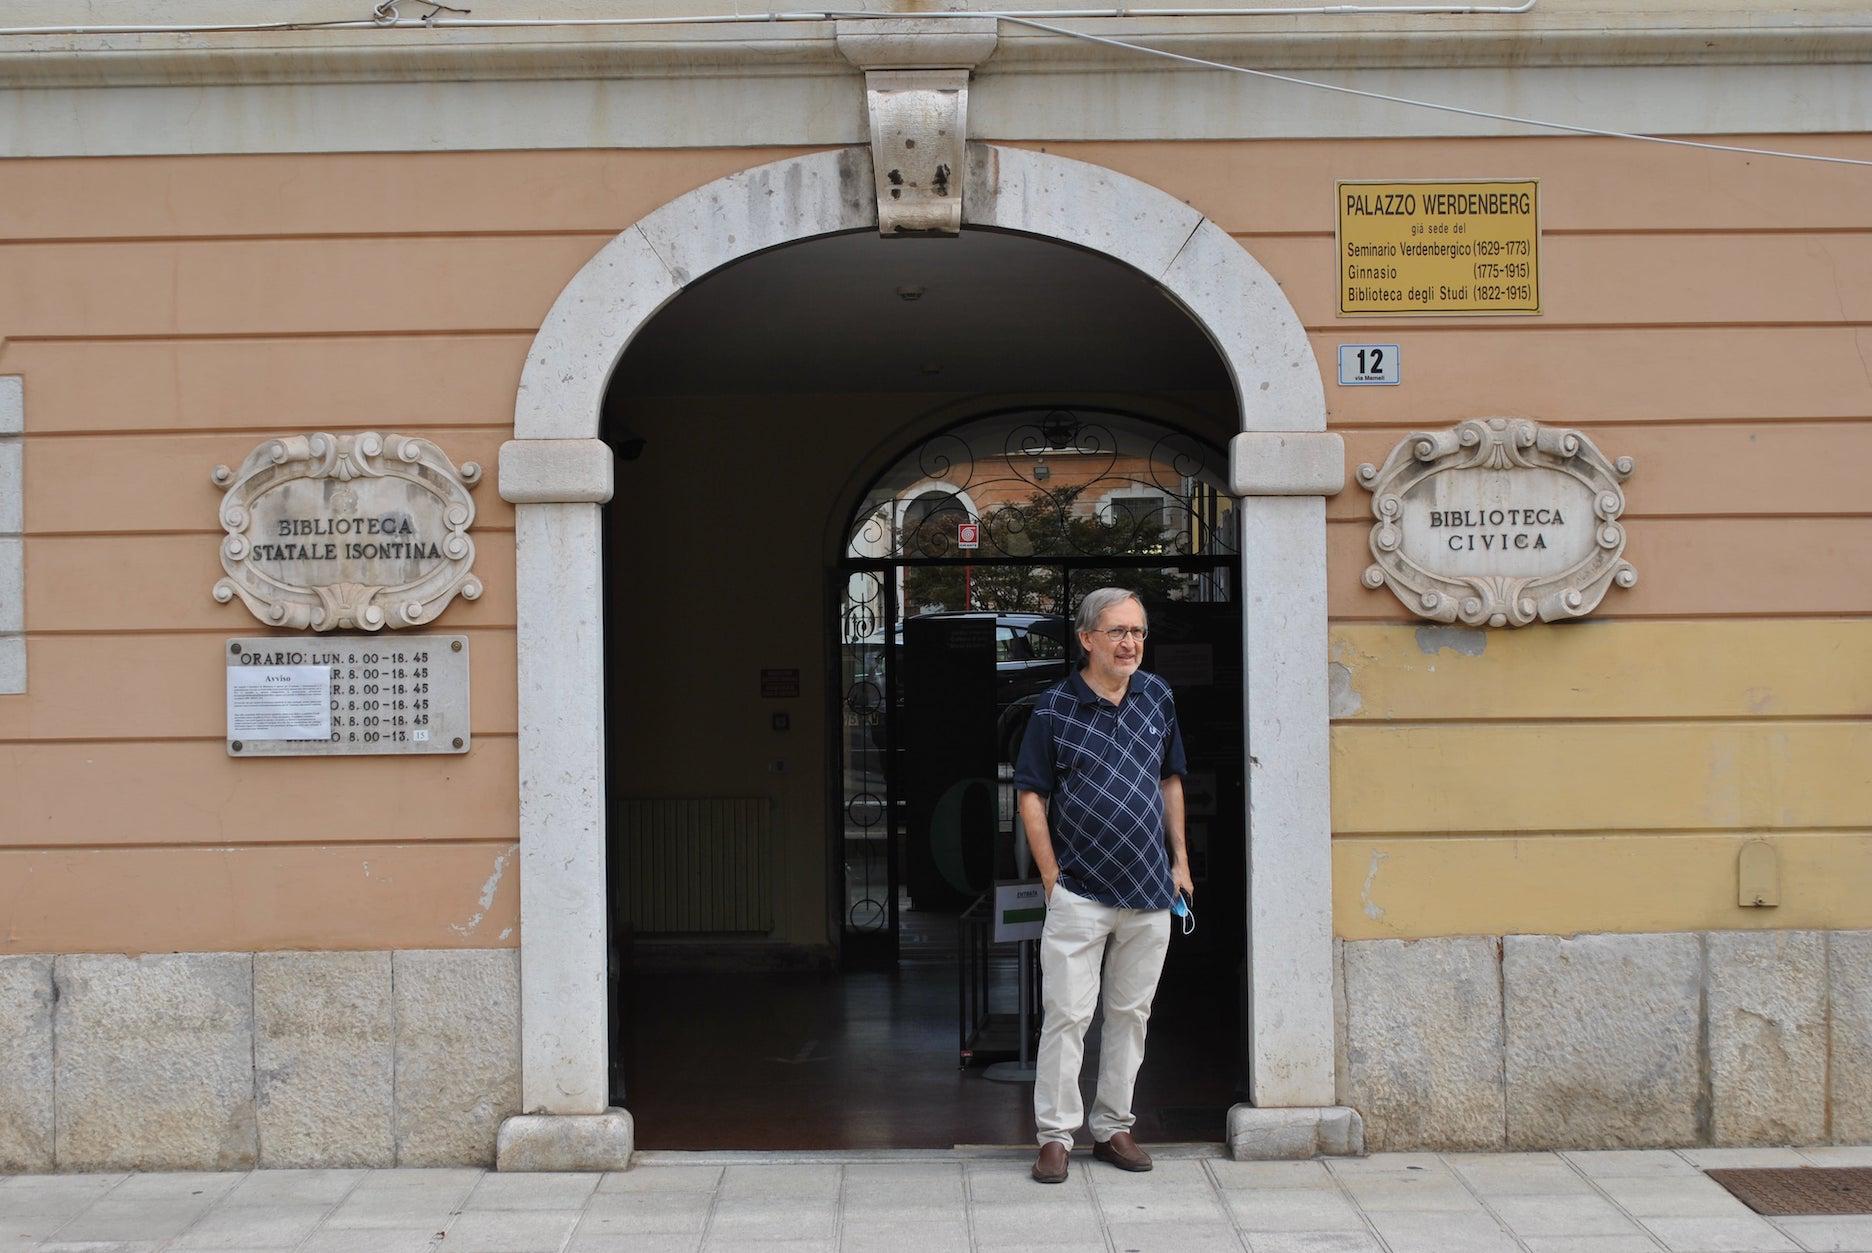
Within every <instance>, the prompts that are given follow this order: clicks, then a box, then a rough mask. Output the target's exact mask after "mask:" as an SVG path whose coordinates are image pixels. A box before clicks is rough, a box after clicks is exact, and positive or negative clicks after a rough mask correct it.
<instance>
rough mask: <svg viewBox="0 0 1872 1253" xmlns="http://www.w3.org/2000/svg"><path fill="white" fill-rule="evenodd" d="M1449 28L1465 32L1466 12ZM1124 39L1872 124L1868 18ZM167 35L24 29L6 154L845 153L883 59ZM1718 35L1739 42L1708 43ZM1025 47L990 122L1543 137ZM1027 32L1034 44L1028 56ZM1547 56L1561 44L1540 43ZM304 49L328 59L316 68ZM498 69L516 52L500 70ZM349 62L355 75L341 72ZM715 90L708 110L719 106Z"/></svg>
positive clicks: (1, 93) (1686, 116) (1665, 124)
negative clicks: (1476, 32) (47, 35)
mask: <svg viewBox="0 0 1872 1253" xmlns="http://www.w3.org/2000/svg"><path fill="white" fill-rule="evenodd" d="M1436 20H1437V21H1439V22H1441V23H1442V24H1443V30H1444V31H1447V27H1448V24H1449V23H1451V22H1457V21H1463V20H1464V19H1460V18H1448V17H1445V18H1440V19H1436ZM721 29H723V30H726V29H729V28H721ZM772 29H773V27H772V26H771V25H768V24H763V30H764V31H771V30H772ZM1124 33H1125V34H1126V35H1128V36H1130V37H1133V38H1137V39H1139V40H1141V41H1144V42H1150V41H1152V40H1153V39H1155V40H1156V42H1158V43H1159V44H1160V45H1162V46H1170V45H1176V46H1177V49H1178V50H1179V51H1183V52H1187V53H1190V54H1192V55H1200V56H1204V57H1207V58H1211V59H1216V60H1220V61H1223V62H1225V63H1237V64H1248V65H1254V66H1256V67H1279V68H1285V69H1289V70H1294V71H1298V72H1301V73H1315V74H1317V75H1319V76H1320V77H1322V78H1324V79H1327V80H1330V81H1332V82H1335V83H1340V84H1343V85H1350V86H1357V87H1361V88H1364V89H1367V90H1372V91H1377V92H1383V93H1389V94H1397V95H1404V96H1411V97H1417V98H1422V99H1429V100H1438V101H1447V102H1451V103H1457V104H1461V105H1463V106H1465V107H1468V108H1472V109H1478V110H1483V111H1488V112H1496V113H1505V114H1511V115H1516V116H1533V117H1542V118H1551V119H1553V120H1556V121H1564V122H1568V123H1570V124H1573V125H1579V126H1587V127H1599V128H1605V129H1613V130H1629V129H1634V128H1636V129H1643V130H1646V131H1650V132H1653V133H1662V134H1673V135H1689V134H1717V133H1729V134H1765V133H1766V134H1797V133H1808V134H1812V133H1843V132H1855V131H1863V130H1868V129H1872V91H1868V89H1867V84H1868V78H1869V68H1872V67H1869V66H1868V62H1869V61H1872V31H1867V30H1862V29H1858V28H1850V27H1849V28H1826V27H1798V28H1790V29H1787V30H1781V31H1775V30H1769V31H1759V30H1756V31H1749V32H1745V33H1744V32H1738V31H1736V30H1733V29H1731V30H1726V31H1721V32H1712V31H1705V30H1697V29H1691V30H1684V31H1662V30H1659V31H1650V32H1644V31H1640V32H1636V33H1634V32H1631V31H1629V30H1622V31H1616V32H1615V33H1614V35H1612V36H1610V37H1606V38H1603V39H1600V38H1598V37H1597V36H1596V33H1595V32H1592V31H1587V30H1574V31H1566V32H1555V33H1554V34H1553V36H1552V37H1551V38H1546V37H1544V36H1542V35H1540V34H1538V33H1526V34H1520V33H1517V34H1514V35H1504V34H1503V33H1502V32H1500V31H1499V30H1497V31H1493V32H1488V33H1487V34H1486V35H1485V36H1481V37H1478V38H1479V42H1478V38H1470V37H1467V36H1458V37H1457V38H1455V39H1451V38H1450V37H1449V36H1448V35H1447V34H1446V33H1439V32H1433V31H1430V30H1426V29H1412V28H1406V29H1403V30H1389V31H1385V30H1371V31H1368V32H1366V33H1365V34H1364V35H1363V36H1362V37H1359V36H1354V35H1352V34H1351V32H1349V31H1344V30H1338V29H1335V30H1332V31H1314V32H1307V33H1305V34H1302V35H1296V36H1293V37H1292V40H1291V41H1290V42H1289V43H1288V44H1287V45H1284V46H1283V45H1280V44H1279V43H1278V42H1277V41H1276V40H1272V39H1271V38H1270V37H1268V36H1257V37H1250V38H1247V39H1242V38H1227V37H1222V36H1211V35H1203V34H1200V33H1198V34H1196V35H1192V36H1189V37H1187V38H1177V37H1175V36H1169V37H1166V36H1165V33H1164V32H1163V31H1162V30H1161V29H1159V30H1157V31H1152V30H1151V29H1149V28H1148V27H1146V28H1145V29H1142V30H1137V29H1127V30H1126V31H1125V32H1124ZM535 34H537V32H535ZM160 38H164V37H159V36H124V37H120V38H119V39H117V40H116V41H114V43H113V45H112V46H113V49H114V50H113V51H112V52H111V53H110V54H109V55H108V56H107V55H104V54H102V53H101V52H96V51H74V50H72V49H71V47H70V45H71V44H72V43H73V42H74V41H73V40H65V41H63V44H64V45H65V46H64V47H63V48H62V49H61V48H50V49H39V50H32V49H31V41H26V40H22V42H21V44H20V51H19V52H17V53H10V54H9V55H8V56H6V57H5V58H4V59H0V155H4V156H108V155H157V154H165V153H241V152H255V153H257V152H274V153H281V152H345V151H351V152H365V151H368V152H392V151H399V152H400V151H411V152H414V151H465V150H490V149H535V148H554V149H568V148H570V149H576V148H607V147H632V148H638V147H641V148H671V147H730V146H745V145H762V144H808V145H845V144H853V143H859V142H863V141H864V139H865V138H866V135H865V130H864V110H863V108H862V100H863V95H862V88H861V83H862V79H861V76H860V73H859V71H857V70H856V69H854V68H852V67H850V66H849V65H846V64H844V63H843V61H842V59H841V58H837V54H836V51H835V50H834V49H833V45H832V41H831V39H830V38H829V37H822V38H821V39H820V40H819V41H818V42H813V43H807V44H805V45H804V46H803V47H800V48H796V47H795V46H794V44H793V43H792V42H785V41H782V42H780V43H778V44H776V41H774V40H773V39H771V38H768V39H760V38H757V39H753V40H750V41H748V46H749V47H750V49H752V50H753V52H754V53H755V55H754V57H753V58H752V59H750V58H747V57H741V56H735V55H728V54H727V53H726V52H725V51H724V50H725V49H727V48H728V46H729V45H728V44H727V43H726V42H723V41H713V42H709V43H708V44H707V46H706V49H704V50H701V51H696V50H693V49H686V48H685V46H684V45H683V44H682V43H681V42H668V41H665V42H663V43H655V42H651V41H621V42H620V43H619V44H618V49H617V50H612V51H605V52H599V53H594V52H593V51H592V50H591V47H590V46H588V45H585V44H574V45H562V44H555V43H554V42H552V41H539V40H535V41H533V42H528V43H523V44H520V45H519V47H518V49H517V50H516V49H515V48H514V47H513V46H511V45H508V44H501V43H490V41H486V40H483V41H467V40H462V39H459V38H458V37H457V36H456V35H453V34H451V35H443V36H440V39H441V40H444V41H450V42H446V43H438V44H435V45H431V46H426V47H419V48H411V47H409V46H407V45H406V46H401V47H399V48H398V49H396V50H395V51H394V52H392V53H386V52H385V51H384V50H383V49H382V48H381V47H363V48H361V49H360V48H356V47H355V46H353V47H352V48H351V49H350V50H347V45H345V44H343V43H339V42H334V40H335V38H336V36H335V35H331V34H327V35H326V36H325V42H323V43H320V42H317V41H312V42H307V43H304V44H302V45H294V44H293V43H291V42H290V41H288V40H285V39H284V37H276V39H275V42H273V43H271V44H268V45H266V46H260V45H256V46H255V48H254V49H252V50H242V51H234V50H228V49H226V48H223V47H219V46H216V47H215V48H214V49H213V50H212V51H207V52H202V51H196V50H188V51H184V50H181V49H179V48H174V47H172V48H167V49H163V48H157V47H154V46H151V45H150V41H152V40H157V39H160ZM167 38H169V39H170V41H171V43H172V44H173V43H174V42H175V41H176V37H173V36H171V37H167ZM226 38H232V37H226ZM795 38H796V39H798V38H800V37H795ZM515 39H516V40H517V39H518V36H517V35H516V36H515ZM139 40H142V41H143V46H137V44H138V41H139ZM1712 41H1713V42H1715V43H1717V44H1718V50H1717V52H1716V54H1714V55H1708V56H1704V55H1697V56H1694V57H1693V56H1692V53H1693V52H1695V53H1703V52H1705V51H1706V50H1705V49H1704V48H1703V47H1702V45H1703V44H1705V43H1708V42H1712ZM190 42H192V43H195V44H198V45H199V44H203V43H208V42H210V41H208V40H206V39H203V38H196V39H194V40H192V41H190ZM1001 44H1002V47H1003V48H1011V49H1015V51H1010V52H1003V53H1002V54H1000V55H999V56H997V57H996V58H995V59H992V60H990V61H989V62H987V63H986V64H985V65H984V66H983V67H982V68H981V69H980V70H979V71H978V72H977V76H976V79H975V81H974V82H973V84H972V85H971V88H970V133H971V137H979V138H981V139H984V140H1002V139H1007V140H1034V141H1049V140H1076V139H1229V138H1278V137H1349V138H1375V137H1385V136H1436V135H1522V134H1530V133H1533V134H1539V133H1542V132H1539V131H1530V130H1529V128H1527V127H1525V126H1521V125H1516V124H1511V123H1503V122H1497V121H1492V120H1490V119H1487V118H1480V117H1469V116H1464V115H1458V114H1452V113H1447V112H1437V111H1431V110H1426V109H1419V108H1410V107H1406V106H1400V105H1393V104H1387V103H1382V102H1378V101H1372V100H1365V99H1360V98H1356V97H1348V96H1344V95H1338V94H1331V93H1327V92H1322V91H1317V90H1312V89H1308V88H1305V87H1299V86H1295V85H1291V84H1285V83H1278V82H1272V81H1269V80H1266V79H1255V78H1250V77H1247V76H1244V75H1237V74H1227V73H1222V72H1219V71H1214V70H1204V69H1198V68H1191V67H1186V66H1181V67H1169V68H1166V66H1167V64H1168V63H1165V62H1163V61H1161V60H1159V59H1156V58H1149V57H1146V56H1143V55H1142V54H1121V59H1118V60H1107V59H1105V58H1104V57H1100V58H1098V59H1096V60H1088V59H1087V57H1086V56H1085V54H1084V52H1083V51H1082V48H1081V46H1080V45H1077V44H1073V45H1062V44H1061V43H1060V41H1059V40H1057V39H1050V40H1047V41H1038V42H1037V41H1035V40H1032V39H1029V40H1025V41H1023V40H1022V39H1020V38H1018V37H1006V36H1004V37H1003V39H1002V41H1001ZM1024 45H1025V46H1028V47H1031V51H1026V52H1023V51H1020V49H1021V48H1022V47H1023V46H1024ZM568 46H569V47H570V51H564V50H563V49H564V48H566V47H568ZM776 46H778V47H779V49H780V50H779V51H778V52H774V51H773V48H775V47H776ZM1542 48H1548V49H1549V50H1550V51H1549V53H1548V54H1547V55H1545V56H1543V55H1540V53H1539V51H1538V50H1540V49H1542ZM763 50H764V51H765V59H764V60H763V59H760V58H761V55H762V53H763ZM827 58H830V59H827ZM1004 58H1005V59H1004ZM835 61H836V63H835ZM1543 62H1545V63H1543ZM295 63H297V64H300V65H302V66H304V67H306V68H305V69H304V70H302V71H301V76H298V77H295V75H294V73H293V68H292V67H293V66H294V64H295ZM489 64H492V65H494V66H495V68H494V69H493V70H491V71H489V72H486V73H483V66H484V65H489ZM313 67H317V70H316V72H314V70H313ZM1511 67H1512V68H1513V70H1514V72H1513V73H1512V74H1510V73H1505V72H1504V70H1506V69H1509V68H1511ZM678 69H680V72H678ZM345 72H349V73H351V74H352V75H353V77H350V78H342V77H340V78H337V79H336V80H335V81H334V75H340V74H343V73H345ZM119 73H121V74H123V75H124V78H122V79H119V78H117V77H115V75H116V74H119ZM9 83H10V87H9V86H5V84H9ZM698 84H702V85H703V86H704V87H705V91H706V98H707V100H708V102H709V107H706V108H696V107H694V101H695V99H696V92H697V88H698Z"/></svg>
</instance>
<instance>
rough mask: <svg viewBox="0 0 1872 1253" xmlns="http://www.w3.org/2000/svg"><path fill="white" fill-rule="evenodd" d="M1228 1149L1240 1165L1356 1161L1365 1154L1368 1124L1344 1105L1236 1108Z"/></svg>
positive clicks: (1231, 1114) (1231, 1113) (1231, 1117)
mask: <svg viewBox="0 0 1872 1253" xmlns="http://www.w3.org/2000/svg"><path fill="white" fill-rule="evenodd" d="M1228 1147H1229V1156H1230V1157H1232V1158H1234V1159H1235V1160H1236V1161H1238V1162H1258V1161H1272V1160H1278V1159H1282V1158H1305V1157H1348V1156H1351V1157H1356V1156H1358V1155H1359V1154H1361V1153H1363V1152H1364V1151H1365V1124H1364V1121H1363V1120H1362V1119H1360V1118H1359V1113H1358V1111H1357V1110H1355V1109H1348V1108H1346V1107H1345V1106H1343V1105H1327V1106H1319V1107H1312V1108H1301V1109H1261V1108H1258V1107H1256V1106H1253V1105H1237V1106H1235V1107H1234V1108H1232V1109H1230V1110H1229V1115H1228Z"/></svg>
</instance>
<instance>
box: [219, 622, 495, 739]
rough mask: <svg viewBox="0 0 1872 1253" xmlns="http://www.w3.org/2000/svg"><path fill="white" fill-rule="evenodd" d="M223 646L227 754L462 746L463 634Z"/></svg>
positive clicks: (275, 639) (276, 639)
mask: <svg viewBox="0 0 1872 1253" xmlns="http://www.w3.org/2000/svg"><path fill="white" fill-rule="evenodd" d="M225 655H226V658H227V708H228V732H227V751H228V756H230V757H268V756H273V757H278V756H350V755H356V754H366V755H385V754H398V753H465V752H467V751H468V748H469V741H470V736H469V732H468V637H467V636H465V635H390V636H378V635H365V636H357V635H339V636H327V637H324V638H320V639H313V640H305V639H294V638H292V637H291V636H280V635H262V636H252V637H248V638H245V639H231V640H229V641H227V647H226V649H225ZM313 693H316V704H314V703H313V700H314V697H313ZM321 714H322V715H323V717H322V718H320V716H319V715H321Z"/></svg>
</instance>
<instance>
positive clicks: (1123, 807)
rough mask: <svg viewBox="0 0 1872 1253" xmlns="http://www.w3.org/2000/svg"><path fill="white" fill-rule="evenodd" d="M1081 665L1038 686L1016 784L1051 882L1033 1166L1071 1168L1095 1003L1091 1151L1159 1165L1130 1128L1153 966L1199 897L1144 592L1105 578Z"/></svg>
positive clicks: (1040, 1173)
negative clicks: (1144, 666) (1152, 669)
mask: <svg viewBox="0 0 1872 1253" xmlns="http://www.w3.org/2000/svg"><path fill="white" fill-rule="evenodd" d="M1074 625H1075V626H1076V627H1077V628H1078V632H1079V646H1080V648H1081V649H1082V650H1083V651H1084V653H1085V668H1084V669H1083V670H1081V671H1079V672H1078V673H1075V674H1072V675H1069V676H1067V678H1066V679H1064V680H1063V681H1061V682H1060V683H1057V684H1055V685H1054V686H1053V687H1051V688H1049V689H1047V691H1046V692H1045V693H1044V694H1043V695H1042V696H1041V697H1040V702H1039V704H1038V705H1036V706H1035V708H1034V712H1033V717H1032V719H1031V720H1030V721H1029V722H1028V724H1027V732H1026V737H1025V739H1024V740H1022V742H1021V750H1020V763H1019V765H1018V766H1017V767H1016V768H1015V771H1014V785H1015V787H1016V788H1017V789H1018V790H1019V793H1020V813H1021V819H1022V821H1023V822H1025V824H1026V826H1027V846H1028V848H1029V849H1031V850H1032V852H1033V859H1034V864H1035V866H1036V867H1037V868H1038V869H1039V871H1040V879H1041V882H1042V883H1043V884H1045V886H1046V894H1047V911H1046V928H1045V931H1044V932H1043V933H1042V935H1041V937H1040V970H1041V975H1042V979H1043V999H1044V1002H1045V1009H1046V1018H1045V1023H1044V1025H1043V1026H1042V1028H1041V1031H1040V1055H1039V1059H1038V1061H1037V1063H1036V1069H1037V1072H1038V1074H1037V1077H1036V1079H1035V1082H1034V1123H1035V1125H1036V1127H1037V1129H1038V1132H1039V1138H1040V1157H1039V1160H1037V1161H1036V1162H1035V1163H1034V1167H1033V1177H1034V1178H1035V1179H1036V1180H1038V1181H1039V1182H1041V1183H1060V1182H1062V1181H1063V1180H1064V1179H1065V1178H1066V1163H1067V1156H1068V1154H1069V1153H1070V1152H1071V1150H1072V1141H1073V1133H1074V1132H1076V1131H1077V1130H1078V1129H1079V1124H1080V1122H1081V1120H1082V1119H1083V1117H1084V1108H1083V1103H1082V1101H1081V1099H1080V1096H1079V1067H1080V1063H1081V1061H1082V1060H1083V1058H1084V1055H1085V1033H1086V1028H1087V1026H1089V1025H1090V1024H1091V1021H1092V1010H1093V1008H1094V1007H1095V1006H1096V1005H1097V1004H1098V999H1099V984H1100V963H1101V961H1103V964H1104V979H1103V982H1104V992H1105V1016H1104V1022H1103V1027H1102V1035H1103V1043H1102V1044H1101V1045H1100V1049H1099V1076H1098V1096H1097V1099H1096V1100H1095V1101H1094V1102H1093V1105H1092V1118H1091V1124H1092V1139H1093V1149H1092V1155H1093V1156H1094V1157H1096V1158H1098V1159H1099V1160H1100V1161H1105V1162H1110V1163H1111V1164H1112V1165H1114V1166H1117V1167H1119V1168H1120V1169H1123V1170H1149V1169H1150V1168H1151V1159H1150V1154H1148V1153H1146V1152H1145V1151H1144V1150H1143V1149H1141V1148H1139V1147H1138V1144H1137V1141H1136V1140H1134V1139H1133V1138H1132V1136H1131V1127H1132V1125H1133V1124H1134V1123H1135V1122H1136V1118H1135V1116H1134V1115H1133V1114H1132V1112H1131V1093H1132V1089H1133V1087H1134V1086H1135V1085H1136V1083H1137V1072H1138V1066H1139V1065H1140V1064H1142V1062H1143V1060H1144V1029H1145V1025H1146V1024H1147V1023H1148V1022H1149V1020H1150V1008H1151V1000H1152V998H1154V997H1155V996H1156V994H1157V977H1158V976H1159V975H1160V974H1162V973H1163V963H1164V953H1165V951H1166V950H1167V949H1168V948H1169V946H1170V907H1171V905H1172V904H1173V903H1174V902H1175V899H1176V897H1177V895H1178V894H1179V893H1181V894H1182V895H1183V897H1184V899H1185V900H1186V901H1187V900H1189V899H1190V898H1192V897H1194V895H1195V887H1194V885H1193V884H1192V883H1191V882H1190V872H1189V858H1188V856H1187V854H1186V852H1185V850H1184V844H1183V775H1184V774H1185V773H1186V772H1187V767H1186V765H1185V763H1184V760H1183V737H1182V733H1181V732H1180V731H1178V729H1177V720H1176V708H1175V706H1174V705H1173V704H1172V702H1171V698H1170V685H1169V684H1168V683H1165V682H1164V681H1163V680H1162V679H1160V678H1158V677H1157V676H1156V675H1154V674H1146V673H1144V672H1143V671H1141V670H1139V669H1138V665H1139V663H1140V662H1141V661H1142V660H1143V656H1144V637H1145V627H1146V619H1145V614H1144V605H1143V602H1141V601H1140V600H1138V598H1137V596H1136V594H1135V593H1132V592H1128V591H1125V590H1124V589H1123V588H1116V587H1105V588H1100V589H1099V590H1098V591H1096V592H1093V593H1091V594H1090V595H1088V596H1087V597H1086V598H1085V599H1084V600H1083V601H1081V602H1080V605H1079V614H1078V617H1077V619H1076V621H1075V624H1074Z"/></svg>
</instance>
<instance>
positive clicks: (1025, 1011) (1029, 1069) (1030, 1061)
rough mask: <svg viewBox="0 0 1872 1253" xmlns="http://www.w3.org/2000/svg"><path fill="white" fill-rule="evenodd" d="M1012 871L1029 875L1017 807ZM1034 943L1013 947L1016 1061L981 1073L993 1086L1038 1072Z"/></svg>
mask: <svg viewBox="0 0 1872 1253" xmlns="http://www.w3.org/2000/svg"><path fill="white" fill-rule="evenodd" d="M1014 871H1015V874H1016V876H1017V877H1019V878H1022V879H1026V878H1029V877H1031V876H1032V875H1033V856H1032V855H1031V854H1030V853H1029V852H1028V851H1027V827H1026V824H1025V823H1023V822H1022V821H1021V816H1020V806H1019V805H1018V804H1016V805H1015V807H1014ZM1035 943H1036V941H1033V940H1022V941H1020V942H1019V944H1018V945H1017V947H1016V952H1017V953H1018V954H1019V956H1018V957H1017V958H1016V959H1015V962H1016V964H1017V965H1018V966H1019V967H1020V992H1019V996H1020V1007H1019V1014H1020V1020H1019V1021H1020V1060H1018V1061H1012V1062H996V1063H994V1064H993V1065H992V1066H989V1067H988V1068H987V1069H986V1070H984V1071H982V1074H983V1076H984V1077H985V1078H988V1079H992V1080H993V1081H994V1082H996V1083H1032V1082H1033V1081H1034V1077H1035V1076H1036V1075H1037V1074H1038V1073H1039V1071H1037V1070H1036V1069H1035V1068H1034V1056H1033V1013H1032V1010H1031V1009H1030V1008H1029V1006H1030V1004H1031V1002H1032V1001H1033V954H1034V944H1035Z"/></svg>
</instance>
